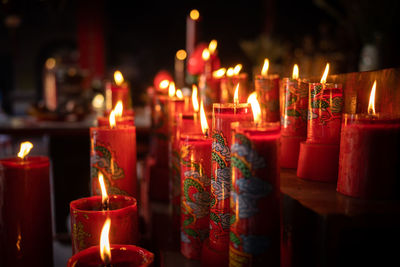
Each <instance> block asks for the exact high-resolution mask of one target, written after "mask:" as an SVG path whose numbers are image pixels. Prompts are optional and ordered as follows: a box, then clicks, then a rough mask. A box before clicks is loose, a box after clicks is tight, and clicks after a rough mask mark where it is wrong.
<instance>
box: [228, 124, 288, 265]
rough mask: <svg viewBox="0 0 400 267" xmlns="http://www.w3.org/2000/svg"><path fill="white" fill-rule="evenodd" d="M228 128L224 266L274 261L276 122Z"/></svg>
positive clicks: (276, 232) (277, 198)
mask: <svg viewBox="0 0 400 267" xmlns="http://www.w3.org/2000/svg"><path fill="white" fill-rule="evenodd" d="M232 128H233V131H232V147H231V164H232V192H231V214H232V215H231V226H230V245H229V266H263V265H265V266H279V265H280V264H279V259H280V253H279V250H280V235H279V233H280V230H279V229H280V182H279V177H280V166H279V137H280V125H279V122H275V123H264V124H260V125H257V124H255V123H254V122H244V123H233V125H232Z"/></svg>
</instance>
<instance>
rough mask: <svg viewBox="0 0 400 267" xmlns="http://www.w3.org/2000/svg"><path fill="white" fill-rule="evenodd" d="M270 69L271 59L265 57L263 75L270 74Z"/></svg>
mask: <svg viewBox="0 0 400 267" xmlns="http://www.w3.org/2000/svg"><path fill="white" fill-rule="evenodd" d="M268 69H269V59H268V58H266V59H264V65H263V67H262V69H261V76H263V77H265V76H267V75H268Z"/></svg>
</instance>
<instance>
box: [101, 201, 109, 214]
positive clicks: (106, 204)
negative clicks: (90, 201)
mask: <svg viewBox="0 0 400 267" xmlns="http://www.w3.org/2000/svg"><path fill="white" fill-rule="evenodd" d="M101 209H102V210H103V211H109V210H110V199H109V198H107V199H106V200H104V202H103V203H101Z"/></svg>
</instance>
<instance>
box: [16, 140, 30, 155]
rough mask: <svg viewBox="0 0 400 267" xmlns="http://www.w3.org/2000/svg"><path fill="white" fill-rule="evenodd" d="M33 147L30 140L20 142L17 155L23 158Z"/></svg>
mask: <svg viewBox="0 0 400 267" xmlns="http://www.w3.org/2000/svg"><path fill="white" fill-rule="evenodd" d="M32 148H33V145H32V143H31V142H29V141H26V142H22V143H21V147H20V149H19V153H18V157H19V158H21V159H24V158H25V157H26V155H28V154H29V151H31V149H32Z"/></svg>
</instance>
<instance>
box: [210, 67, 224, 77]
mask: <svg viewBox="0 0 400 267" xmlns="http://www.w3.org/2000/svg"><path fill="white" fill-rule="evenodd" d="M225 72H226V69H225V68H220V69H218V70H216V71H214V72H213V74H212V75H213V77H214V78H217V79H218V78H222V77H223V76H224V75H225Z"/></svg>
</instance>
